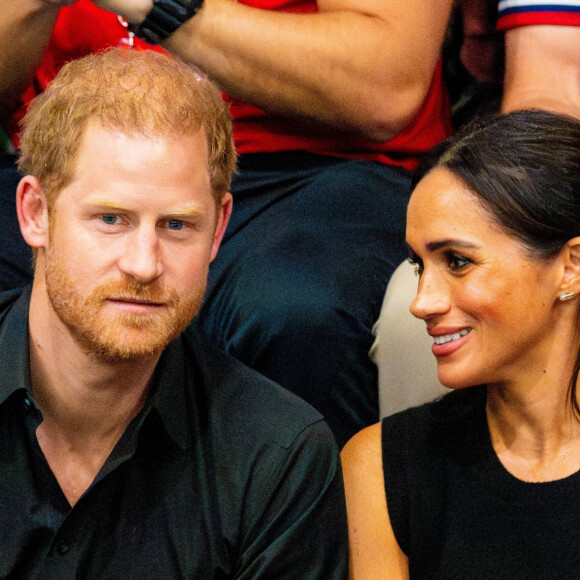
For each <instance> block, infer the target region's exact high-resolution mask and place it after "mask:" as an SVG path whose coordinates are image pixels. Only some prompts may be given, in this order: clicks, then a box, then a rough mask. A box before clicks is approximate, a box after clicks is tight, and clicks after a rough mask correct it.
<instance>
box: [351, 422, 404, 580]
mask: <svg viewBox="0 0 580 580" xmlns="http://www.w3.org/2000/svg"><path fill="white" fill-rule="evenodd" d="M341 460H342V469H343V476H344V487H345V493H346V511H347V519H348V535H349V547H350V569H349V578H350V580H384V579H386V578H388V579H389V580H408V578H409V564H408V560H407V557H406V556H405V554H404V553H403V552H402V550H401V548H400V547H399V545H398V543H397V540H396V539H395V534H394V533H393V529H392V527H391V522H390V520H389V514H388V511H387V502H386V498H385V486H384V482H383V463H382V451H381V424H380V423H377V424H375V425H372V426H371V427H367V428H366V429H363V430H362V431H360V432H359V433H358V434H357V435H355V436H354V437H353V438H352V439H351V440H350V441H349V442H348V443H347V444H346V446H345V447H344V449H343V450H342V453H341Z"/></svg>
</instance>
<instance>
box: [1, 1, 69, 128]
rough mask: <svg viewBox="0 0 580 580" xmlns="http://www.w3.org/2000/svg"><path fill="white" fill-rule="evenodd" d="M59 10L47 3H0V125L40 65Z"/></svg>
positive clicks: (53, 4) (55, 5)
mask: <svg viewBox="0 0 580 580" xmlns="http://www.w3.org/2000/svg"><path fill="white" fill-rule="evenodd" d="M58 10H59V7H58V5H57V4H55V3H51V2H48V1H46V0H18V1H17V2H14V1H13V0H0V14H1V15H2V16H0V38H2V50H0V123H4V121H5V120H6V119H7V118H8V117H9V116H10V114H11V113H12V111H13V110H14V108H15V106H16V102H17V99H18V97H19V96H20V95H21V93H22V91H23V90H24V89H25V88H26V87H27V86H28V84H29V83H30V81H31V79H32V75H33V73H34V71H35V69H36V68H37V67H38V65H39V64H40V62H41V60H42V55H43V54H44V51H45V49H46V46H47V44H48V40H49V38H50V35H51V33H52V29H53V26H54V22H55V20H56V17H57V15H58Z"/></svg>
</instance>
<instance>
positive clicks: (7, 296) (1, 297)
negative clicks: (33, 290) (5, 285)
mask: <svg viewBox="0 0 580 580" xmlns="http://www.w3.org/2000/svg"><path fill="white" fill-rule="evenodd" d="M28 291H29V290H28V288H18V289H15V290H5V291H3V292H0V325H2V324H3V322H4V319H5V318H6V315H7V314H8V313H9V312H10V310H11V309H12V307H13V306H14V304H15V303H16V302H17V301H18V299H19V298H20V297H21V296H22V297H23V298H24V296H23V295H24V294H26V293H27V292H28Z"/></svg>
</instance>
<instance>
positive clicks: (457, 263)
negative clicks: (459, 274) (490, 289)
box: [448, 253, 471, 270]
mask: <svg viewBox="0 0 580 580" xmlns="http://www.w3.org/2000/svg"><path fill="white" fill-rule="evenodd" d="M448 260H449V267H450V268H451V269H452V270H460V269H461V268H463V267H465V266H467V264H470V263H471V260H470V259H469V258H466V257H465V256H462V255H461V254H455V253H450V254H449V256H448Z"/></svg>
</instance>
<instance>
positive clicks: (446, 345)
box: [428, 327, 472, 356]
mask: <svg viewBox="0 0 580 580" xmlns="http://www.w3.org/2000/svg"><path fill="white" fill-rule="evenodd" d="M471 330H472V329H471V328H470V327H464V328H461V329H457V328H454V329H450V328H448V329H443V328H438V329H436V330H430V331H428V332H429V334H430V335H431V336H432V337H433V345H432V347H431V351H432V352H433V354H434V355H435V356H448V355H450V354H452V353H454V352H455V351H457V350H458V349H460V348H461V347H462V346H463V345H464V344H465V343H466V342H468V341H469V338H470V334H471Z"/></svg>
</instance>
